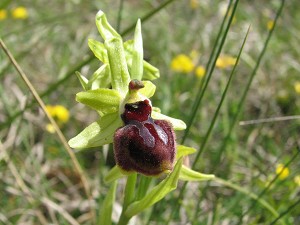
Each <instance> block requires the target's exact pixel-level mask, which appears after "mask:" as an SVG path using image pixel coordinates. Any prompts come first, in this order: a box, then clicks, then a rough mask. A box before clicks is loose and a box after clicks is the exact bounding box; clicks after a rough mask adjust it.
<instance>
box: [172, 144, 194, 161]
mask: <svg viewBox="0 0 300 225" xmlns="http://www.w3.org/2000/svg"><path fill="white" fill-rule="evenodd" d="M176 149H177V153H176V160H177V159H180V158H181V157H183V156H187V155H191V154H194V153H195V152H196V149H194V148H191V147H187V146H184V145H177V146H176Z"/></svg>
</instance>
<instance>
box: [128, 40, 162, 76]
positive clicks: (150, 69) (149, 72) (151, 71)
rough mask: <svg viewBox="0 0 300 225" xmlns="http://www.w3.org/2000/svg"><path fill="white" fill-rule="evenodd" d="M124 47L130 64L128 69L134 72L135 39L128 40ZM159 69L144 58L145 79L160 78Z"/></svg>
mask: <svg viewBox="0 0 300 225" xmlns="http://www.w3.org/2000/svg"><path fill="white" fill-rule="evenodd" d="M124 48H125V55H126V61H127V65H128V69H129V71H130V73H131V74H132V63H133V62H132V60H133V59H132V58H133V55H134V41H133V40H128V41H126V42H125V43H124ZM159 76H160V74H159V69H157V68H156V67H154V66H152V65H151V64H150V63H148V62H147V61H145V60H143V76H142V79H143V80H155V79H157V78H159Z"/></svg>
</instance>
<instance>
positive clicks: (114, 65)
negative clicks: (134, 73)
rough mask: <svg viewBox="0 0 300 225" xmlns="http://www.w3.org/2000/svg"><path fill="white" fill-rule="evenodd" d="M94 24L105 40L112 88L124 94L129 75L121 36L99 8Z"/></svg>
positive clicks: (126, 89)
mask: <svg viewBox="0 0 300 225" xmlns="http://www.w3.org/2000/svg"><path fill="white" fill-rule="evenodd" d="M96 25H97V28H98V30H99V33H100V34H101V36H102V37H103V39H104V40H105V42H104V45H105V48H106V50H107V55H108V61H109V66H110V72H111V85H112V88H113V89H116V90H117V91H119V92H120V93H121V95H122V96H125V95H126V93H127V91H128V84H129V82H130V76H129V72H128V68H127V62H126V58H125V52H124V48H123V41H122V38H121V36H120V35H119V34H118V33H117V32H116V31H115V30H114V29H113V28H112V26H111V25H110V24H109V23H108V22H107V19H106V16H105V14H104V13H103V12H102V11H101V10H100V11H98V13H97V15H96Z"/></svg>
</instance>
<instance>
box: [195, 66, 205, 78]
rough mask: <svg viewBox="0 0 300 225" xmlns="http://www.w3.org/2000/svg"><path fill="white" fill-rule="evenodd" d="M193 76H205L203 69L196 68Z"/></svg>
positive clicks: (201, 67) (200, 67)
mask: <svg viewBox="0 0 300 225" xmlns="http://www.w3.org/2000/svg"><path fill="white" fill-rule="evenodd" d="M195 74H196V76H197V77H199V78H202V77H203V76H204V75H205V68H204V67H203V66H197V67H196V70H195Z"/></svg>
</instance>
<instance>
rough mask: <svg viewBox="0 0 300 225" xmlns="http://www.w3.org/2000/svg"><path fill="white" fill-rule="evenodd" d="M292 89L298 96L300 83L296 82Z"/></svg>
mask: <svg viewBox="0 0 300 225" xmlns="http://www.w3.org/2000/svg"><path fill="white" fill-rule="evenodd" d="M294 89H295V91H296V93H297V94H300V82H299V81H297V82H296V83H295V84H294Z"/></svg>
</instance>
